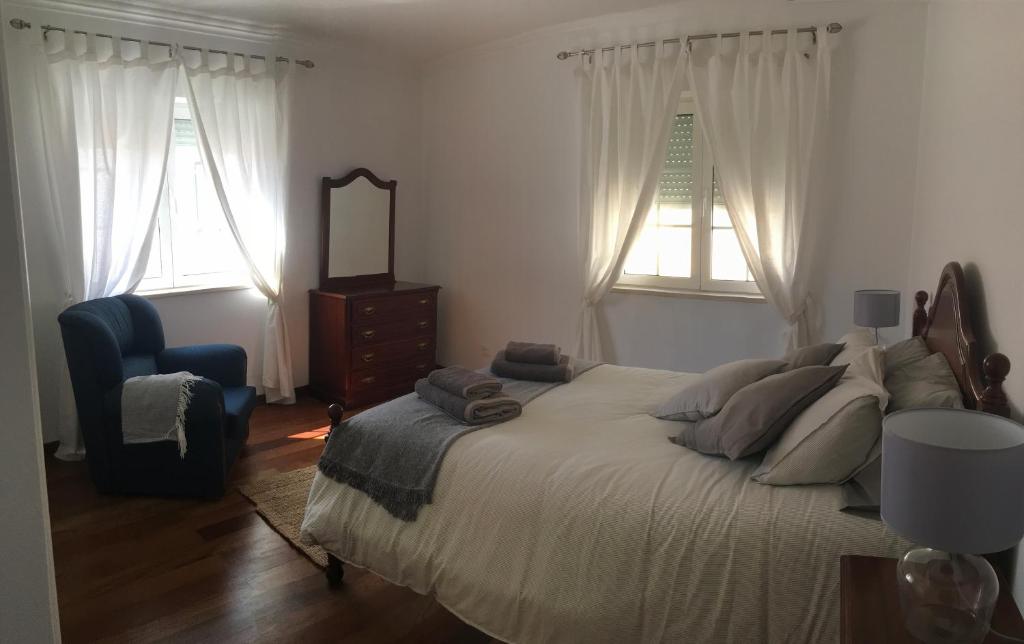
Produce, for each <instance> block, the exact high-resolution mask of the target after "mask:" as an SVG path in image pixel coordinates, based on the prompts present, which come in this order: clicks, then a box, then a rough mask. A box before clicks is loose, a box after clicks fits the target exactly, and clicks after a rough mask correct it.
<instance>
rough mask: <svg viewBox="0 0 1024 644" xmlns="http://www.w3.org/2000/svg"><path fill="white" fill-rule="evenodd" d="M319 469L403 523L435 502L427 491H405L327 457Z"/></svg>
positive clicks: (321, 459)
mask: <svg viewBox="0 0 1024 644" xmlns="http://www.w3.org/2000/svg"><path fill="white" fill-rule="evenodd" d="M318 467H319V469H320V471H321V472H322V473H323V474H324V475H325V476H329V477H330V478H332V479H334V480H335V481H338V482H339V483H344V484H346V485H349V486H351V487H354V488H355V489H357V490H359V491H360V492H362V493H364V494H366V495H367V496H368V497H370V498H371V499H373V500H374V501H376V502H377V503H379V504H380V505H381V506H382V507H383V508H384V509H385V510H387V511H388V513H389V514H391V515H392V516H393V517H395V518H396V519H401V520H402V521H415V520H416V516H417V515H418V514H419V509H420V506H423V505H426V504H428V503H430V502H431V501H433V494H431V493H430V492H428V491H426V490H410V489H403V488H398V487H395V486H393V485H389V484H386V483H382V482H380V481H378V480H376V479H373V478H370V477H368V476H366V475H365V474H363V473H361V472H357V471H355V470H352V469H350V468H347V467H345V466H344V465H342V464H341V463H338V462H336V461H332V460H329V459H327V458H326V457H325V456H321V457H320V463H319V464H318Z"/></svg>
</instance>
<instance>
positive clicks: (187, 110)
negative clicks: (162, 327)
mask: <svg viewBox="0 0 1024 644" xmlns="http://www.w3.org/2000/svg"><path fill="white" fill-rule="evenodd" d="M182 99H185V100H182ZM172 118H173V119H174V120H186V119H187V120H190V121H192V127H193V128H195V127H196V125H195V119H194V118H193V116H192V108H191V106H190V105H189V104H188V101H187V99H186V97H185V96H184V95H181V94H180V93H179V95H178V96H175V104H174V115H173V117H172ZM174 127H177V126H176V125H172V128H174ZM174 137H175V133H174V132H173V130H172V133H171V148H172V149H171V150H170V151H169V152H168V160H167V168H166V169H165V170H164V177H163V184H162V185H161V188H160V203H159V205H158V207H157V214H156V221H155V222H154V224H153V240H152V243H151V245H150V251H149V252H150V253H151V254H152V253H153V252H154V251H156V250H157V249H159V252H160V275H159V276H156V277H143V279H142V281H140V282H139V286H138V288H137V289H136V291H135V292H136V293H138V294H139V295H162V294H169V293H188V292H194V291H211V290H227V289H246V288H253V283H252V278H251V277H250V275H249V270H248V267H247V266H245V265H244V259H243V260H242V262H241V264H240V265H239V267H238V269H237V270H233V271H230V270H229V271H214V272H206V273H198V272H197V273H190V272H186V270H185V268H186V267H184V266H178V265H176V264H175V259H174V247H175V242H176V241H178V242H179V243H181V242H182V240H180V239H177V235H178V234H179V233H178V231H175V229H174V217H173V216H172V208H173V207H174V206H173V204H172V201H173V200H172V195H171V191H172V186H171V184H172V181H171V180H170V177H169V175H170V173H171V172H173V168H174V163H175V160H174V155H175V150H174V147H175V146H176V144H175V139H174ZM196 145H197V146H198V145H199V142H198V141H197V142H196ZM221 216H224V215H223V212H222V213H221ZM232 241H234V240H232ZM238 252H239V256H240V257H241V251H238ZM148 262H149V258H147V269H148Z"/></svg>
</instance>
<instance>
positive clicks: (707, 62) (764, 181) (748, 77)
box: [689, 28, 831, 349]
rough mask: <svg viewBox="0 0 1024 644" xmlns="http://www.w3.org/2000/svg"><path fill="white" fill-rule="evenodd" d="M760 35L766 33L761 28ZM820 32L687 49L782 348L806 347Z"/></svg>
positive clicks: (708, 129) (700, 108) (722, 173)
mask: <svg viewBox="0 0 1024 644" xmlns="http://www.w3.org/2000/svg"><path fill="white" fill-rule="evenodd" d="M765 33H766V34H767V33H769V31H768V30H767V29H766V30H765ZM830 69H831V52H830V43H829V33H828V29H825V28H819V29H818V32H817V44H816V45H812V44H811V42H810V37H809V36H798V34H797V32H796V31H795V30H790V31H789V33H788V34H786V35H785V36H770V37H769V36H766V37H763V38H762V37H759V36H755V37H751V36H749V35H747V34H743V35H741V36H740V37H739V38H721V37H719V38H717V39H714V40H711V41H706V42H701V41H697V42H695V43H694V46H693V51H692V53H691V55H690V59H689V75H690V78H689V81H690V85H691V87H692V89H693V91H694V94H695V95H696V103H697V116H698V119H699V121H700V125H701V127H702V128H703V131H704V134H705V136H706V138H707V139H708V141H709V142H710V145H711V150H712V154H713V156H714V159H715V164H716V169H717V172H718V176H719V178H720V182H719V185H720V187H721V190H722V195H723V197H724V198H725V203H726V207H727V208H728V210H729V214H730V216H731V217H732V222H733V225H734V226H735V228H736V233H737V235H738V236H739V240H740V246H741V247H742V248H743V254H744V256H745V257H746V259H747V263H748V264H749V265H750V271H751V273H753V275H754V279H755V280H756V281H757V285H758V286H759V287H760V289H761V292H762V293H763V294H764V296H765V298H767V299H768V301H769V302H771V304H772V305H774V306H775V308H776V309H778V311H779V313H780V314H781V315H782V317H783V318H785V319H786V321H787V322H788V323H789V325H790V327H789V333H788V337H787V346H788V348H790V349H792V348H795V347H799V346H804V345H806V344H809V343H811V342H813V341H814V340H815V339H816V336H817V334H818V332H819V327H820V324H821V323H820V315H819V313H818V311H817V307H816V306H815V304H814V302H813V301H812V300H811V296H810V292H809V284H808V282H809V279H810V275H811V271H810V268H811V265H812V263H813V257H812V254H813V247H814V243H813V241H814V240H813V236H814V234H815V231H814V230H813V228H814V227H813V225H812V224H813V222H814V220H815V219H820V217H818V216H816V215H815V216H810V217H808V213H807V201H808V191H809V188H810V186H811V185H812V184H813V181H814V177H813V176H811V172H812V170H814V168H815V166H816V165H819V164H818V163H817V160H818V155H817V152H818V147H819V146H820V145H821V139H822V138H823V137H822V131H823V129H824V127H825V121H826V117H827V113H828V95H829V75H830Z"/></svg>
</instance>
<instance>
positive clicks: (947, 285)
mask: <svg viewBox="0 0 1024 644" xmlns="http://www.w3.org/2000/svg"><path fill="white" fill-rule="evenodd" d="M914 300H915V302H916V303H917V307H916V308H915V310H914V335H915V336H921V337H922V338H924V341H925V343H926V344H927V345H928V348H929V349H930V350H931V351H932V352H937V353H942V354H943V355H945V356H946V360H948V361H949V366H950V368H952V369H953V373H954V374H956V379H957V381H958V382H959V383H960V390H961V391H962V392H963V395H964V405H965V406H966V407H967V408H968V409H977V410H978V411H984V412H988V413H990V414H997V415H999V416H1006V417H1009V415H1010V406H1009V403H1008V402H1007V400H1006V393H1005V392H1004V391H1003V381H1004V380H1006V375H1007V374H1008V373H1010V359H1009V358H1007V357H1006V356H1004V355H1003V354H1001V353H992V354H989V355H988V356H987V357H985V359H984V360H982V357H981V353H980V351H981V349H979V348H978V340H977V338H976V337H975V335H974V327H973V326H972V321H973V319H974V315H973V314H972V311H971V307H970V302H971V300H970V299H969V298H968V297H967V287H966V285H965V281H964V270H963V268H961V266H960V264H958V263H957V262H950V263H948V264H946V267H945V268H943V269H942V275H941V276H940V277H939V285H938V287H936V289H935V299H934V300H933V301H932V305H931V308H930V309H929V310H928V311H927V312H925V308H924V307H925V304H926V303H927V302H928V293H926V292H925V291H918V292H917V293H916V294H915V296H914Z"/></svg>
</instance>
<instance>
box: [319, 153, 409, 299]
mask: <svg viewBox="0 0 1024 644" xmlns="http://www.w3.org/2000/svg"><path fill="white" fill-rule="evenodd" d="M396 186H397V182H396V181H383V180H381V179H379V178H378V177H377V176H376V175H374V174H373V173H372V172H370V171H369V170H367V169H366V168H359V169H357V170H353V171H352V172H350V173H348V174H347V175H345V176H344V177H342V178H340V179H331V178H330V177H324V179H323V188H322V197H321V198H322V200H323V203H322V204H321V258H320V288H321V290H331V289H339V288H346V287H349V288H350V287H358V286H369V285H373V284H386V283H390V282H394V217H395V188H396Z"/></svg>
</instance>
